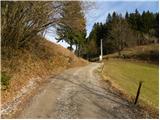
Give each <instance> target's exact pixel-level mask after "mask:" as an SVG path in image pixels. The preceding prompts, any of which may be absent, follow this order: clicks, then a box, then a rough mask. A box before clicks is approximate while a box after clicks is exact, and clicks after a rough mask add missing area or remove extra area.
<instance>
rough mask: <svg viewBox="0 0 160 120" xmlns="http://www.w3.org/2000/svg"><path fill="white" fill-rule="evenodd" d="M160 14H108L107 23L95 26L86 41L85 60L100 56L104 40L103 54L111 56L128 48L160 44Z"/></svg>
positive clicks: (98, 23) (99, 23)
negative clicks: (101, 44) (101, 42)
mask: <svg viewBox="0 0 160 120" xmlns="http://www.w3.org/2000/svg"><path fill="white" fill-rule="evenodd" d="M158 38H159V13H152V12H150V11H147V12H146V11H143V13H142V14H140V13H139V11H138V10H137V9H136V10H135V12H134V13H128V12H126V14H125V16H122V14H118V13H116V12H113V13H112V14H110V13H109V14H108V16H107V18H106V21H105V23H101V22H97V23H95V24H94V26H93V28H92V30H91V32H90V34H89V36H88V38H87V39H86V51H85V54H83V57H85V58H94V57H98V56H99V55H100V40H101V39H102V40H103V52H104V54H109V53H113V52H119V55H121V51H122V50H123V49H124V48H126V47H133V46H136V45H144V44H150V43H158Z"/></svg>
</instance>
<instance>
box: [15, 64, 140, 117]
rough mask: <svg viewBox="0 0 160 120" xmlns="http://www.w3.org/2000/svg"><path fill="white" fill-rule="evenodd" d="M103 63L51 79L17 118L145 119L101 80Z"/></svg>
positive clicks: (69, 71) (70, 70)
mask: <svg viewBox="0 0 160 120" xmlns="http://www.w3.org/2000/svg"><path fill="white" fill-rule="evenodd" d="M99 67H101V64H100V63H91V64H89V65H87V66H85V67H80V68H73V69H69V70H66V71H65V72H63V73H62V74H60V75H58V76H56V77H53V78H50V79H49V83H47V85H45V86H42V87H41V91H39V92H38V94H37V95H35V96H34V97H33V98H32V99H31V100H30V102H29V104H27V105H26V106H25V108H24V109H23V111H22V112H21V113H20V114H19V115H18V117H17V118H55V119H56V118H58V119H60V118H63V119H69V118H72V119H76V118H79V119H82V118H86V119H87V118H88V119H89V118H93V119H99V118H101V119H103V118H106V119H109V118H142V116H141V115H140V113H139V111H138V110H137V109H136V108H135V107H133V106H131V105H129V103H128V102H127V101H126V100H124V99H123V98H122V97H121V96H120V94H119V93H116V92H115V91H111V89H110V87H111V86H110V85H109V84H108V83H107V82H105V81H103V80H101V77H100V76H99V75H98V72H96V69H97V68H99Z"/></svg>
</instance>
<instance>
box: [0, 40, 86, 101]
mask: <svg viewBox="0 0 160 120" xmlns="http://www.w3.org/2000/svg"><path fill="white" fill-rule="evenodd" d="M8 53H9V55H7V54H8ZM86 63H87V62H86V61H85V60H82V59H80V58H78V57H76V56H75V55H74V54H73V53H72V52H70V51H69V50H67V49H65V48H63V47H62V46H60V45H56V44H54V43H52V42H49V41H47V40H45V39H44V38H41V37H36V38H35V39H33V41H32V44H31V45H30V47H29V48H28V47H27V48H25V49H24V48H23V49H18V50H14V49H10V50H8V49H6V48H4V47H2V72H3V71H5V72H6V73H7V74H8V75H9V76H11V79H10V85H9V88H8V89H7V90H5V91H2V96H1V98H2V99H1V100H2V104H3V103H6V102H8V101H10V100H11V99H12V98H13V97H14V96H15V95H16V94H17V92H18V91H19V90H20V89H21V88H22V87H23V86H25V85H26V84H27V83H28V81H29V80H31V79H34V78H37V77H40V78H41V81H39V82H42V81H44V80H45V78H46V77H47V76H49V75H56V74H58V73H61V72H62V71H64V70H65V69H67V68H70V67H75V66H82V65H85V64H86Z"/></svg>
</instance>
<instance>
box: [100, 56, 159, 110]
mask: <svg viewBox="0 0 160 120" xmlns="http://www.w3.org/2000/svg"><path fill="white" fill-rule="evenodd" d="M104 65H105V66H104V70H103V75H104V77H105V78H106V79H109V80H110V81H111V82H113V84H114V83H115V84H116V85H118V87H119V88H120V89H122V90H124V91H125V92H126V93H127V94H129V95H131V96H135V95H136V91H137V88H138V84H139V81H144V83H143V85H142V89H141V94H140V99H142V100H143V101H145V102H146V103H148V104H150V105H152V106H154V107H157V108H158V102H159V96H158V95H159V93H158V92H159V89H158V88H159V83H158V81H159V78H158V71H159V68H158V65H154V64H148V63H142V62H136V61H129V60H124V59H111V58H110V59H109V60H104Z"/></svg>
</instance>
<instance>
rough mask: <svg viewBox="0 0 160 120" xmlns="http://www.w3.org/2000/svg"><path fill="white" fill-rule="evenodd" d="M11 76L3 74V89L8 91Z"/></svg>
mask: <svg viewBox="0 0 160 120" xmlns="http://www.w3.org/2000/svg"><path fill="white" fill-rule="evenodd" d="M9 80H10V76H8V75H6V73H4V72H2V73H1V89H2V90H6V89H7V88H8V86H9Z"/></svg>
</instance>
